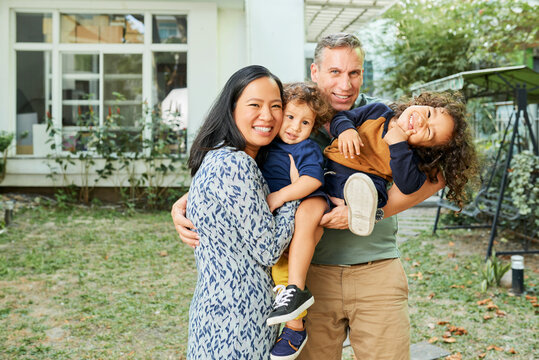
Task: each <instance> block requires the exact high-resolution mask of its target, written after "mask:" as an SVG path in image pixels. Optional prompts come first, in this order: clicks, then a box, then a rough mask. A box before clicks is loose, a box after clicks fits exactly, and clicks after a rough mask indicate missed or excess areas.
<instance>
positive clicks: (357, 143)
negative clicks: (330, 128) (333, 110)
mask: <svg viewBox="0 0 539 360" xmlns="http://www.w3.org/2000/svg"><path fill="white" fill-rule="evenodd" d="M338 143H339V151H340V152H341V154H343V155H344V157H345V158H351V159H353V158H354V155H359V153H360V150H359V148H360V147H361V146H363V141H362V140H361V138H360V137H359V134H358V132H357V130H356V129H348V130H345V131H343V132H342V133H341V135H339V141H338Z"/></svg>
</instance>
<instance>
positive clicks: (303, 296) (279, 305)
mask: <svg viewBox="0 0 539 360" xmlns="http://www.w3.org/2000/svg"><path fill="white" fill-rule="evenodd" d="M275 290H279V292H278V293H277V296H276V297H275V301H274V302H273V311H272V312H271V314H270V316H269V318H268V320H267V324H268V325H275V324H280V323H284V322H287V321H290V320H294V319H295V318H297V317H298V315H299V314H301V313H302V312H303V311H305V310H307V309H308V308H309V306H311V305H312V304H313V303H314V297H313V295H312V294H311V292H310V291H309V289H307V288H305V290H300V289H298V287H297V286H296V285H288V286H287V287H286V288H284V289H283V286H282V285H278V286H276V287H275V289H274V291H275Z"/></svg>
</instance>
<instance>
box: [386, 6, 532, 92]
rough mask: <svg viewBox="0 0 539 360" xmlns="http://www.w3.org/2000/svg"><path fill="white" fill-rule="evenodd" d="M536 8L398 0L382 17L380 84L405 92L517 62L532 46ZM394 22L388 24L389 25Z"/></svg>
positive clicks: (520, 60)
mask: <svg viewBox="0 0 539 360" xmlns="http://www.w3.org/2000/svg"><path fill="white" fill-rule="evenodd" d="M538 12H539V7H538V6H536V5H530V4H528V3H527V2H524V1H521V0H491V1H484V0H468V1H453V0H429V1H425V0H423V1H411V0H402V1H400V2H399V3H398V4H397V5H396V6H394V7H393V8H391V9H390V10H389V11H388V12H386V14H385V15H384V16H385V17H386V18H387V19H388V20H389V21H388V28H387V30H386V32H389V31H395V30H394V28H396V37H397V40H396V42H395V43H387V44H385V51H386V52H387V54H388V55H389V57H390V58H391V59H392V60H393V64H394V65H393V66H391V67H389V68H388V69H387V71H386V77H385V83H384V88H385V89H386V90H388V91H390V92H397V93H398V92H399V91H398V90H399V89H400V90H401V91H403V92H408V90H409V88H410V86H411V85H413V84H414V83H423V82H428V81H431V80H435V79H439V78H441V77H445V76H448V75H452V74H455V73H458V72H461V71H466V70H472V69H478V68H488V67H493V66H500V65H508V64H515V63H523V62H524V60H525V59H523V58H522V57H523V54H524V53H525V52H524V51H523V50H524V49H526V48H530V47H533V46H534V43H535V42H536V37H537V32H538V29H539V23H538V22H537V13H538ZM393 26H394V27H393Z"/></svg>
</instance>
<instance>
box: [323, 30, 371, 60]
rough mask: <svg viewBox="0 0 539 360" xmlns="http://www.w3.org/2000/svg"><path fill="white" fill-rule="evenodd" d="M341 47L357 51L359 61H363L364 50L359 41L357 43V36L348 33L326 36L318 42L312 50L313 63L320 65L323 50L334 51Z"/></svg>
mask: <svg viewBox="0 0 539 360" xmlns="http://www.w3.org/2000/svg"><path fill="white" fill-rule="evenodd" d="M341 47H347V48H350V49H352V50H355V49H359V54H360V56H361V61H363V60H365V50H363V48H362V47H361V41H359V39H358V38H357V36H355V35H352V34H348V33H336V34H329V35H326V36H324V37H323V38H322V39H320V40H319V41H318V44H316V49H315V50H314V62H315V63H316V64H317V65H320V62H321V61H322V53H323V51H324V49H325V48H329V49H334V48H341Z"/></svg>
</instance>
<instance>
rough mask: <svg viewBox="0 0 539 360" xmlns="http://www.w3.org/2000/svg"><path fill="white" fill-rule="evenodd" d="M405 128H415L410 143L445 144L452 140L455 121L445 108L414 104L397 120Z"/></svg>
mask: <svg viewBox="0 0 539 360" xmlns="http://www.w3.org/2000/svg"><path fill="white" fill-rule="evenodd" d="M396 121H397V125H398V126H399V127H400V128H401V129H402V130H403V131H408V130H414V133H412V134H411V135H410V137H408V144H410V145H415V146H423V147H431V146H437V145H445V144H447V143H448V142H449V140H451V136H452V135H453V128H454V127H455V121H454V120H453V117H452V116H451V115H449V113H448V112H447V111H446V110H445V109H444V108H435V107H432V106H421V105H413V106H410V107H409V108H407V109H406V110H404V112H403V113H402V114H401V116H399V118H398V119H397V120H396Z"/></svg>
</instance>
